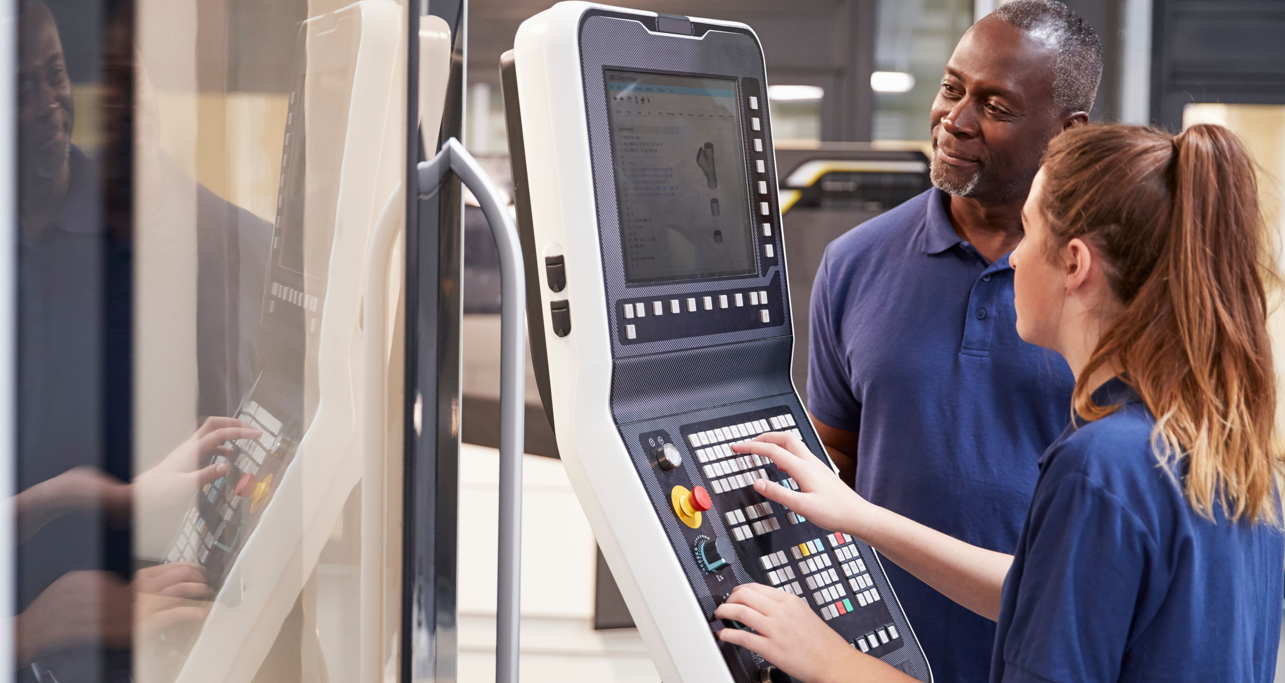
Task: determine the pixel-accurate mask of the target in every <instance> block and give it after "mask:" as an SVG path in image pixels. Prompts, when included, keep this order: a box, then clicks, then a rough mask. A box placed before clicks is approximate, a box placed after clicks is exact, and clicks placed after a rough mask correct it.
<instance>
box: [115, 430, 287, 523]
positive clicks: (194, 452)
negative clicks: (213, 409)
mask: <svg viewBox="0 0 1285 683" xmlns="http://www.w3.org/2000/svg"><path fill="white" fill-rule="evenodd" d="M262 434H263V432H261V431H259V430H257V429H254V428H252V427H249V426H247V425H246V424H245V423H244V422H241V421H240V420H238V419H236V418H231V417H210V418H207V419H206V420H205V423H204V424H202V425H201V428H200V429H198V430H196V433H194V434H192V436H191V437H189V438H188V439H187V441H184V442H183V443H182V444H180V445H179V447H178V448H175V449H174V450H173V451H171V452H170V454H169V455H167V456H165V459H164V460H161V461H160V462H159V463H157V464H156V466H155V467H153V468H152V469H150V470H148V471H146V472H144V473H142V474H140V475H138V477H136V478H135V479H134V486H135V491H134V492H135V494H136V495H137V497H136V499H135V502H136V504H137V506H138V510H139V512H141V513H145V514H147V513H155V512H157V511H160V510H164V509H166V508H169V507H171V506H174V505H178V504H181V503H185V502H187V501H188V500H190V499H191V498H192V496H194V495H196V492H197V491H199V490H200V489H201V487H202V486H205V485H206V484H208V483H210V482H212V481H214V480H216V479H218V478H219V477H222V476H224V475H226V474H227V473H228V469H229V468H228V465H227V464H226V463H219V464H217V465H208V466H206V467H200V463H201V458H203V457H204V456H205V455H207V454H209V453H219V454H222V455H231V454H232V447H231V446H227V445H224V444H226V443H227V442H229V441H238V440H240V439H257V438H259V437H260V436H261V435H262Z"/></svg>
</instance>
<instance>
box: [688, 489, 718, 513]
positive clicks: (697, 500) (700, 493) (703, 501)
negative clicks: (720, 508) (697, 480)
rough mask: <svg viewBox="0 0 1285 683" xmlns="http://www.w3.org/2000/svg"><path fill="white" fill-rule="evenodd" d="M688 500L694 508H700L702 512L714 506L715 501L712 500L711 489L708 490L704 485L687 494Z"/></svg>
mask: <svg viewBox="0 0 1285 683" xmlns="http://www.w3.org/2000/svg"><path fill="white" fill-rule="evenodd" d="M687 501H688V504H689V505H691V506H692V509H694V510H700V511H701V512H704V511H706V510H708V509H710V508H712V507H714V501H712V500H710V498H709V491H706V490H705V487H704V486H697V487H696V488H694V489H692V492H691V493H689V494H687Z"/></svg>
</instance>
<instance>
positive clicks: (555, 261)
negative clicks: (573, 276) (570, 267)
mask: <svg viewBox="0 0 1285 683" xmlns="http://www.w3.org/2000/svg"><path fill="white" fill-rule="evenodd" d="M544 273H545V276H546V277H547V278H548V280H549V289H552V290H553V291H555V292H561V291H562V290H563V289H566V287H567V266H566V261H565V260H564V259H563V257H561V256H546V257H545V259H544Z"/></svg>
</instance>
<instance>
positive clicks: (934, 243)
mask: <svg viewBox="0 0 1285 683" xmlns="http://www.w3.org/2000/svg"><path fill="white" fill-rule="evenodd" d="M963 243H964V240H963V238H961V237H960V236H959V233H957V232H955V226H954V225H952V224H951V222H950V216H949V215H948V214H947V213H946V193H945V192H942V191H941V190H939V189H937V188H936V187H933V188H931V189H929V190H928V215H927V216H926V217H925V218H924V227H923V230H922V231H921V232H920V235H919V246H920V249H922V250H923V252H924V253H925V254H940V253H942V252H945V251H947V250H948V249H950V248H951V247H954V246H956V245H960V244H963ZM961 248H962V247H961ZM1010 253H1012V252H1010ZM978 256H979V257H980V254H979V255H978ZM1008 256H1009V255H1008V254H1004V255H1003V256H1001V257H999V258H998V259H996V261H995V262H994V263H991V264H989V265H988V266H987V267H986V270H985V271H984V272H983V273H982V274H983V275H989V274H991V273H996V272H999V271H1001V270H1007V269H1008V268H1009V265H1008Z"/></svg>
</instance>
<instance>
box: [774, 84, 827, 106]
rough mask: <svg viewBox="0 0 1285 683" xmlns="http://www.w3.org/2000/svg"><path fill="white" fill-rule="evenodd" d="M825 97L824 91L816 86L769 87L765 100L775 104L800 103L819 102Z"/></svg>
mask: <svg viewBox="0 0 1285 683" xmlns="http://www.w3.org/2000/svg"><path fill="white" fill-rule="evenodd" d="M824 95H825V89H824V88H821V87H820V86H816V85H769V86H767V98H768V99H769V100H776V101H777V102H801V101H806V100H819V99H821V98H822V97H823V96H824Z"/></svg>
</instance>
